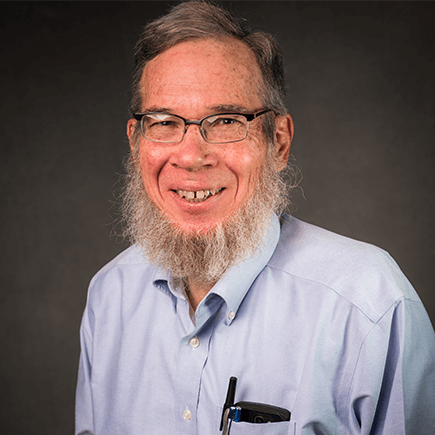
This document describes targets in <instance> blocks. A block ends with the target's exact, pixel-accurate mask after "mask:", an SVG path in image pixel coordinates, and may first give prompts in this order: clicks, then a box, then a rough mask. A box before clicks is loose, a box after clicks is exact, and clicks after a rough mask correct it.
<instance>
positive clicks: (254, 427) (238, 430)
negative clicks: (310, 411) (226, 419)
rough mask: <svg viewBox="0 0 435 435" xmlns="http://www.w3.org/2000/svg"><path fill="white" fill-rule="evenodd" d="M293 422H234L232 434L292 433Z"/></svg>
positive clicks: (288, 434) (274, 434) (276, 434)
mask: <svg viewBox="0 0 435 435" xmlns="http://www.w3.org/2000/svg"><path fill="white" fill-rule="evenodd" d="M290 427H291V422H289V421H280V422H275V423H246V422H239V423H235V422H233V423H232V425H231V430H230V435H290V434H293V432H290Z"/></svg>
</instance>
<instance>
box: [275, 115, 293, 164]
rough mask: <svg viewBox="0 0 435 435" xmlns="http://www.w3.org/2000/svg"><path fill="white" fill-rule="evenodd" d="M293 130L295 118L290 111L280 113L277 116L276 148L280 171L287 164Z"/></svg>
mask: <svg viewBox="0 0 435 435" xmlns="http://www.w3.org/2000/svg"><path fill="white" fill-rule="evenodd" d="M293 132H294V125H293V120H292V118H291V116H290V115H289V114H288V113H287V114H286V115H278V116H277V117H276V118H275V150H276V161H277V164H278V168H277V170H278V171H282V170H283V169H284V168H285V165H286V164H287V160H288V155H289V153H290V145H291V142H292V139H293Z"/></svg>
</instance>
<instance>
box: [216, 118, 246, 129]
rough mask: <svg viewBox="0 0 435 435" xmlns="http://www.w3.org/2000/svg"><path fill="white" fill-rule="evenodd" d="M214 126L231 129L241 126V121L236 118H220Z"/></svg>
mask: <svg viewBox="0 0 435 435" xmlns="http://www.w3.org/2000/svg"><path fill="white" fill-rule="evenodd" d="M213 124H214V125H215V126H224V127H230V126H236V125H238V124H240V121H239V120H238V119H235V118H218V119H217V120H216V121H215V122H214V123H213Z"/></svg>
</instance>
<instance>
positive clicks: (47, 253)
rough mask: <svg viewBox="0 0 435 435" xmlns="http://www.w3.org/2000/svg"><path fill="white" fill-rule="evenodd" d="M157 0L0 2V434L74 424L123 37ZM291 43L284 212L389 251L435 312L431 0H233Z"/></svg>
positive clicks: (102, 251) (108, 182)
mask: <svg viewBox="0 0 435 435" xmlns="http://www.w3.org/2000/svg"><path fill="white" fill-rule="evenodd" d="M167 4H168V3H167V2H141V3H127V2H115V3H106V2H94V3H82V2H79V3H72V2H64V3H40V2H34V3H6V4H5V3H1V6H0V15H1V37H2V39H1V79H2V85H1V102H2V108H1V122H2V130H3V134H2V143H1V183H2V184H1V189H2V197H3V200H2V203H1V216H2V238H1V240H2V245H3V246H2V250H1V251H2V252H1V263H0V264H1V267H2V275H1V276H2V284H1V304H0V319H1V320H2V327H1V329H0V334H1V340H2V351H1V371H0V373H1V385H0V391H1V396H2V403H1V406H0V409H1V411H0V412H1V415H0V421H1V428H2V433H7V434H28V433H32V434H63V433H65V434H66V433H71V432H72V430H73V402H74V389H75V381H76V372H77V362H78V357H79V341H78V329H79V323H80V318H81V314H82V310H83V307H84V304H85V301H86V291H87V285H88V282H89V280H90V278H91V277H92V275H93V274H94V273H95V272H96V271H97V270H98V269H99V268H100V267H101V266H103V265H104V264H105V263H106V262H107V261H108V260H110V259H111V258H112V257H114V256H115V255H116V254H117V253H118V252H120V251H121V250H122V249H123V247H124V246H125V245H123V244H122V243H120V242H117V241H116V240H110V237H109V236H110V232H111V223H112V221H113V219H114V218H115V217H116V208H114V207H112V201H113V200H114V194H113V192H114V191H116V190H117V189H119V187H120V185H119V184H117V180H118V178H119V177H118V175H117V174H119V173H122V171H123V169H122V164H121V160H122V158H123V157H124V155H125V154H126V152H127V149H128V143H127V140H126V136H125V124H126V121H127V105H128V102H129V90H128V89H129V84H130V77H131V71H132V56H131V54H132V47H133V45H134V43H135V41H136V39H137V36H138V34H139V32H140V29H141V26H142V25H143V24H144V23H145V22H146V21H147V20H149V19H153V18H155V17H156V16H158V15H160V14H161V13H162V12H163V11H164V10H165V8H166V6H167ZM231 7H232V9H233V10H235V11H239V12H241V13H242V14H243V15H244V16H246V17H247V18H249V19H251V20H252V23H253V24H254V27H255V28H258V29H263V30H267V31H270V32H271V33H272V34H274V35H275V36H276V37H277V39H278V41H279V42H280V44H281V45H282V47H283V49H284V52H285V56H286V73H287V82H288V99H287V102H288V107H289V110H290V113H291V114H292V116H293V118H294V122H295V125H296V135H295V139H294V142H293V148H292V152H293V155H294V156H295V158H296V162H297V164H298V165H299V166H300V167H301V169H302V171H303V174H304V180H303V182H302V187H303V190H304V194H305V198H306V200H305V199H304V198H303V196H302V194H301V191H297V192H295V193H294V195H293V200H294V201H295V202H296V203H297V205H298V209H297V211H296V212H295V215H296V216H297V217H299V218H301V219H304V220H306V221H308V222H311V223H314V224H317V225H320V226H322V227H324V228H327V229H329V230H332V231H335V232H338V233H340V234H344V235H346V236H349V237H353V238H357V239H360V240H364V241H367V242H370V243H374V244H376V245H378V246H381V247H382V248H384V249H386V250H387V251H389V252H390V253H391V254H392V256H393V257H394V258H395V259H396V260H397V262H398V263H399V265H400V266H401V268H402V270H403V271H404V272H405V274H406V275H407V276H408V278H409V279H410V281H411V282H412V284H413V285H414V286H415V288H416V289H417V291H418V292H419V294H420V296H421V298H422V300H423V302H424V304H425V305H426V308H427V309H428V311H429V313H430V315H431V317H432V320H434V319H435V298H434V294H433V285H432V282H433V279H434V268H435V265H434V259H435V251H434V246H435V245H434V231H433V227H432V222H433V219H434V217H435V210H434V201H433V189H434V173H433V167H434V163H435V159H434V152H433V146H434V138H435V131H434V106H433V105H434V100H435V98H434V82H433V80H434V79H433V78H434V77H435V65H434V49H433V38H434V30H433V29H434V23H435V10H434V5H433V3H414V2H405V3H391V2H385V3H381V2H375V3H371V2H370V3H368V2H367V3H366V2H364V3H355V2H346V3H343V2H340V3H329V2H318V3H311V2H267V3H266V2H262V1H261V2H235V3H234V2H233V3H232V5H231Z"/></svg>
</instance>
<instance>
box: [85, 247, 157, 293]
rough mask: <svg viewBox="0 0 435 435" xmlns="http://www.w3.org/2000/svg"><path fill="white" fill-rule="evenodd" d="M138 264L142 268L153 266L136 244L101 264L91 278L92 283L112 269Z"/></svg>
mask: <svg viewBox="0 0 435 435" xmlns="http://www.w3.org/2000/svg"><path fill="white" fill-rule="evenodd" d="M135 265H140V266H141V267H142V268H146V267H153V266H151V265H150V264H149V263H148V262H147V261H146V260H145V258H144V256H143V254H142V251H141V249H140V248H139V247H138V246H137V245H133V246H130V247H129V248H127V249H125V250H124V251H122V252H121V253H120V254H118V255H117V256H116V257H115V258H113V259H112V260H111V261H109V262H108V263H107V264H106V265H105V266H103V267H102V268H101V269H100V270H99V271H98V272H97V273H96V274H95V275H94V276H93V278H92V280H91V286H92V284H93V283H94V282H95V281H96V280H98V278H100V277H101V276H104V275H107V274H110V272H111V271H113V270H114V269H118V268H120V267H121V268H122V267H128V266H135Z"/></svg>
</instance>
